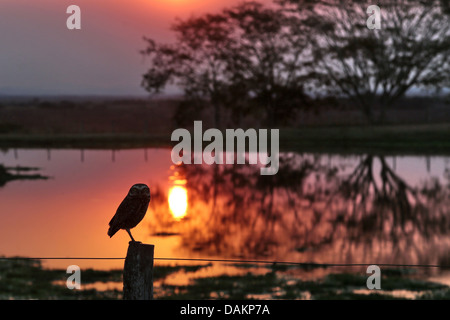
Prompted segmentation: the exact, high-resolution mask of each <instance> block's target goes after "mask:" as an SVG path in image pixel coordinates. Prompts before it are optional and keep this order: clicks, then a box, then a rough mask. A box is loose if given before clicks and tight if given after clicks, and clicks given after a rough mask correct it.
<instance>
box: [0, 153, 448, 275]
mask: <svg viewBox="0 0 450 320" xmlns="http://www.w3.org/2000/svg"><path fill="white" fill-rule="evenodd" d="M145 154H147V156H145ZM0 156H1V161H0V163H2V164H3V165H5V166H17V165H20V166H31V167H40V168H41V170H40V173H41V174H43V175H46V176H50V177H51V179H50V180H33V181H31V180H30V181H28V180H22V181H20V180H19V181H12V182H8V183H7V184H6V185H5V186H4V187H3V188H0V199H1V201H0V219H1V224H0V255H5V256H33V257H124V256H125V254H126V250H127V246H128V241H129V237H128V235H127V233H126V232H125V231H119V232H118V233H117V234H116V235H115V236H114V237H113V238H111V239H110V238H109V237H108V236H107V234H106V232H107V229H108V222H109V221H110V219H111V218H112V216H113V215H114V213H115V211H116V209H117V207H118V205H119V204H120V202H121V201H122V199H123V198H124V197H125V195H126V194H127V192H128V190H129V188H130V186H131V185H133V184H135V183H138V182H141V183H146V184H148V185H149V186H150V189H151V192H152V201H151V203H150V207H149V211H148V212H147V215H146V217H145V218H144V220H143V221H142V222H141V223H140V224H139V225H138V226H137V227H136V228H135V229H133V231H132V232H133V236H134V237H135V239H136V240H139V241H142V242H145V243H152V244H155V245H156V248H155V256H156V257H183V258H189V257H197V258H201V257H203V258H204V257H211V258H225V259H226V258H237V257H239V252H241V254H242V256H241V257H240V258H245V257H246V255H247V253H246V252H245V248H241V249H239V246H240V243H241V242H240V241H243V239H244V237H245V236H248V235H250V236H251V235H252V233H249V234H247V233H248V232H252V231H251V230H247V229H245V228H246V226H245V225H242V226H239V225H236V224H235V223H234V224H227V223H226V222H225V220H223V222H220V221H219V220H220V219H222V218H221V217H220V216H218V215H217V214H216V215H212V214H211V199H208V198H207V199H206V201H205V199H202V198H201V196H200V198H199V195H198V194H197V195H194V194H195V192H194V193H191V192H190V191H188V190H189V189H188V188H189V187H191V188H197V187H198V188H200V184H199V183H198V182H200V180H199V181H189V180H188V181H186V179H189V178H186V177H184V176H182V175H181V174H180V172H179V171H178V168H177V167H176V166H174V165H173V164H172V163H171V160H170V149H148V150H147V151H145V150H121V151H115V152H114V153H113V152H112V151H107V150H106V151H91V150H89V151H84V154H82V152H81V151H80V150H51V151H47V150H17V151H16V152H14V151H13V150H9V151H7V152H3V153H2V154H1V155H0ZM146 158H147V159H148V160H147V161H146V160H145V159H146ZM310 158H311V159H313V158H314V157H313V156H310ZM82 160H83V161H82ZM317 161H319V162H321V163H322V164H327V165H333V166H338V167H342V168H343V169H344V172H349V170H351V169H352V168H354V167H355V166H356V165H357V164H358V162H359V161H360V157H359V156H352V157H347V158H342V157H339V156H322V157H320V159H317ZM386 162H388V163H389V165H390V166H391V168H395V172H396V173H397V174H398V175H399V176H401V177H402V178H403V179H404V180H405V181H407V182H408V183H409V184H410V185H416V184H420V183H421V182H423V181H425V180H426V179H428V178H430V177H437V178H438V179H441V180H442V181H441V182H442V183H446V181H445V180H444V179H442V176H443V173H444V172H445V169H446V168H448V167H449V161H448V159H446V158H444V157H431V158H429V159H428V160H427V158H425V157H410V156H407V157H395V158H393V157H387V158H386ZM203 167H204V168H206V169H208V166H206V165H204V166H203ZM195 168H198V166H196V167H195ZM374 171H375V170H374ZM257 177H259V175H257ZM264 179H265V178H264ZM206 188H207V189H209V190H212V188H213V186H212V185H208V184H206ZM231 192H232V190H231ZM197 193H198V192H197ZM253 193H254V192H253V190H248V191H247V194H248V195H250V196H252V194H253ZM195 197H197V198H195ZM188 198H189V205H188ZM285 198H286V195H285V194H284V192H279V193H277V194H276V195H275V202H274V205H275V206H277V207H278V209H280V210H286V211H285V212H286V215H285V217H284V218H283V223H286V225H287V226H289V225H290V224H292V223H293V222H292V223H291V222H289V221H293V220H292V219H293V216H292V212H291V211H289V210H290V209H289V208H287V207H286V208H285V207H283V206H286V201H285V200H286V199H285ZM227 199H228V198H226V197H225V198H223V199H222V196H221V195H219V197H218V200H217V204H216V205H217V207H218V210H219V211H220V210H225V212H226V205H227V204H226V201H227ZM240 208H241V210H247V209H249V210H254V209H255V208H256V207H251V208H247V207H246V206H244V205H243V206H241V207H240ZM283 208H284V209H283ZM443 210H448V208H444V209H443ZM219 211H217V212H219ZM308 212H309V211H308V210H306V209H305V210H304V211H303V212H302V215H303V216H304V217H305V219H306V220H305V221H307V217H308V214H309V213H308ZM230 214H231V213H230ZM240 214H243V213H240ZM255 214H258V213H257V212H251V213H250V215H249V217H251V216H253V215H255ZM444 214H445V213H444ZM181 217H185V218H184V219H181V220H180V218H181ZM217 219H219V220H217ZM223 219H224V218H223ZM216 220H217V221H219V222H218V223H219V224H211V221H216ZM263 222H264V220H261V221H259V222H256V229H255V231H254V232H255V233H254V234H255V235H258V236H264V235H265V233H266V231H264V229H261V230H259V229H258V228H259V227H258V226H259V224H260V223H263ZM279 227H280V226H275V229H274V230H272V231H270V232H274V236H275V238H278V239H280V240H282V239H284V238H286V237H287V238H286V239H288V238H289V237H292V235H290V234H286V233H285V232H283V231H282V230H281V231H280V230H279V229H278V228H279ZM306 227H307V226H306ZM211 228H218V229H217V230H218V231H219V232H218V233H217V234H220V230H221V229H223V228H225V229H229V230H227V231H226V232H227V233H226V234H228V232H231V233H230V235H232V237H231V238H229V241H230V243H228V244H227V245H229V246H230V248H229V249H224V250H225V251H222V252H221V253H220V254H217V255H214V254H211V252H206V251H202V249H201V248H200V247H199V248H196V247H195V246H194V245H195V244H194V243H193V242H191V243H187V242H186V241H188V239H193V238H191V236H192V235H195V237H197V238H199V239H201V238H202V237H206V236H210V235H214V233H215V231H216V230H215V229H211ZM225 229H224V230H225ZM233 230H236V232H234V233H233ZM294 231H295V230H294ZM180 232H181V234H182V236H178V234H179V233H180ZM183 232H186V235H185V236H183ZM277 232H281V233H280V234H279V235H277ZM163 233H166V235H165V236H161V234H163ZM167 235H169V236H167ZM294 235H295V234H294ZM297 237H300V238H301V237H304V235H302V234H298V235H297ZM283 241H284V240H283ZM283 241H282V242H281V244H278V245H277V244H269V245H271V246H272V248H271V250H270V254H271V255H270V256H257V257H256V258H261V259H264V260H266V259H279V260H285V261H303V260H305V259H308V261H318V262H320V261H321V262H324V261H328V262H332V261H333V260H334V258H335V256H333V255H330V252H331V253H332V252H333V251H328V255H321V256H319V255H316V253H315V252H314V251H310V250H309V249H308V250H306V251H305V252H301V251H299V250H297V251H295V252H292V251H290V250H291V249H292V245H291V243H287V242H286V241H287V240H286V241H284V242H283ZM292 241H296V240H295V239H294V238H292ZM433 241H434V240H433ZM439 241H440V242H439ZM448 241H449V239H448V238H444V239H441V240H439V239H436V242H435V243H436V244H439V243H440V244H441V245H442V246H441V247H437V249H438V250H441V249H442V250H444V251H445V250H447V249H446V248H448V247H447V246H448V243H447V242H448ZM337 245H339V244H337ZM439 248H440V249H439ZM226 250H229V251H226ZM373 250H379V248H376V247H374V248H373ZM404 250H407V248H406V247H405V249H404ZM444 251H442V253H445V252H444ZM435 253H436V254H439V252H438V251H436V252H435ZM362 258H363V257H362ZM362 258H361V259H362ZM430 262H431V261H430ZM73 263H76V264H78V265H80V266H81V267H95V268H99V269H101V268H121V267H122V266H123V261H121V260H119V261H81V260H79V261H48V265H50V266H52V267H61V268H64V267H67V265H69V264H73Z"/></svg>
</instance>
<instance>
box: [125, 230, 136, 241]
mask: <svg viewBox="0 0 450 320" xmlns="http://www.w3.org/2000/svg"><path fill="white" fill-rule="evenodd" d="M125 230H127V232H128V234H129V235H130V238H131V241H133V242H136V240H134V238H133V236H132V235H131V231H130V229H125Z"/></svg>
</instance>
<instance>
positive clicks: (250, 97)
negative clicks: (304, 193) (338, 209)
mask: <svg viewBox="0 0 450 320" xmlns="http://www.w3.org/2000/svg"><path fill="white" fill-rule="evenodd" d="M294 24H295V20H293V19H292V18H290V17H288V16H286V15H284V14H283V12H282V11H281V10H280V9H279V8H268V7H265V6H263V5H262V4H259V3H257V2H245V3H242V4H240V5H237V6H234V7H231V8H227V9H224V10H222V11H221V12H220V13H217V14H205V15H202V16H199V17H192V18H189V19H186V20H177V21H176V22H175V24H174V25H173V27H172V30H173V31H174V32H175V34H176V39H177V40H176V42H175V43H173V44H157V43H156V42H155V41H153V40H151V39H147V38H146V39H145V41H146V43H147V48H146V49H145V50H143V51H142V53H143V54H144V55H146V56H149V57H150V62H151V67H150V69H149V70H148V71H147V73H146V74H145V75H144V77H143V86H144V88H145V89H146V90H147V91H149V92H150V93H158V92H160V91H161V90H162V89H163V88H164V87H165V86H166V85H167V84H168V83H171V82H172V83H176V84H177V85H178V86H179V87H181V88H182V89H183V90H184V92H185V98H186V100H187V101H189V103H191V104H193V105H195V108H197V111H198V110H200V109H201V108H204V107H205V106H206V105H211V106H212V108H213V110H214V124H215V126H216V127H217V126H219V124H220V122H221V117H220V114H221V109H223V108H225V107H226V108H228V109H229V110H231V112H232V116H233V118H234V119H235V120H236V121H237V122H239V121H240V120H241V119H242V117H243V116H245V115H248V114H250V113H252V114H253V115H258V116H260V115H261V114H262V115H264V116H265V120H266V122H267V123H269V124H274V123H277V122H285V121H287V120H289V119H291V118H292V115H293V114H294V113H295V110H296V109H298V108H300V107H302V106H304V105H306V103H307V102H308V99H307V96H306V95H305V94H304V88H303V82H304V80H305V72H304V70H303V69H302V65H303V64H305V63H306V62H307V58H305V56H304V55H303V53H304V52H305V50H306V48H307V46H308V42H307V41H306V37H305V33H304V32H303V31H304V30H303V29H301V28H299V26H297V25H294Z"/></svg>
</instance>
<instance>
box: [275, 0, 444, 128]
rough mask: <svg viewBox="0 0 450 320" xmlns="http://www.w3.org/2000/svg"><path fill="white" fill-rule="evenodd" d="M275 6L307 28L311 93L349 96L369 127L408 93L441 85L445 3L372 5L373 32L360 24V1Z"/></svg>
mask: <svg viewBox="0 0 450 320" xmlns="http://www.w3.org/2000/svg"><path fill="white" fill-rule="evenodd" d="M279 2H280V3H282V5H283V6H284V7H285V10H286V11H287V12H290V13H292V14H293V15H295V16H296V17H297V19H298V24H299V25H308V26H310V28H311V29H310V30H311V35H312V36H311V38H310V41H311V43H312V48H313V51H312V56H313V60H314V65H313V66H312V68H311V69H310V70H311V73H310V79H311V81H313V82H314V83H315V87H316V89H317V91H323V92H325V93H326V94H328V95H335V96H338V97H347V98H349V99H350V100H351V101H352V102H353V103H354V104H355V105H357V106H358V107H359V108H360V109H361V110H362V111H363V112H364V114H365V115H366V117H367V119H368V120H369V121H370V122H372V123H373V122H383V121H385V116H386V109H387V108H389V106H391V105H392V104H393V103H394V102H395V101H397V100H398V99H400V98H401V97H403V96H404V95H405V94H406V93H407V92H408V91H410V90H411V89H412V88H425V89H428V88H432V89H435V90H439V89H440V88H442V87H443V86H448V75H449V74H450V19H449V16H448V15H447V14H446V12H448V11H446V10H448V6H446V5H445V1H434V0H432V1H419V0H398V1H391V0H384V1H378V3H377V4H378V6H379V7H380V8H381V15H382V16H381V29H379V30H371V29H369V28H368V27H367V25H366V21H367V19H368V16H369V15H368V14H367V12H366V9H367V3H366V1H360V0H357V1H346V0H322V1H307V0H281V1H279ZM377 110H378V114H377Z"/></svg>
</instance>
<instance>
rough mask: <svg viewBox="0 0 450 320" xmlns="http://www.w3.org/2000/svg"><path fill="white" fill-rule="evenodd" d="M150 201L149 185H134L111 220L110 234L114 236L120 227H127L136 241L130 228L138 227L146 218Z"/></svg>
mask: <svg viewBox="0 0 450 320" xmlns="http://www.w3.org/2000/svg"><path fill="white" fill-rule="evenodd" d="M149 203H150V189H149V187H148V186H147V185H145V184H142V183H138V184H135V185H134V186H132V187H131V189H130V191H129V192H128V194H127V196H126V197H125V199H123V201H122V203H121V204H120V206H119V208H117V211H116V214H115V215H114V217H113V218H112V219H111V221H110V222H109V230H108V236H110V237H112V236H113V235H114V234H115V233H116V232H117V231H119V230H120V229H125V230H126V231H127V232H128V234H129V235H130V237H131V240H132V241H135V240H134V238H133V236H132V235H131V232H130V229H132V228H134V227H136V226H137V224H138V223H139V222H141V220H142V219H143V218H144V216H145V213H146V212H147V208H148V204H149Z"/></svg>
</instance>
